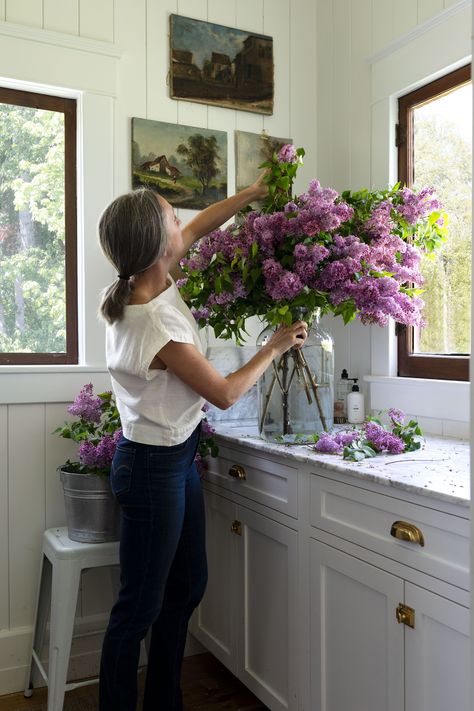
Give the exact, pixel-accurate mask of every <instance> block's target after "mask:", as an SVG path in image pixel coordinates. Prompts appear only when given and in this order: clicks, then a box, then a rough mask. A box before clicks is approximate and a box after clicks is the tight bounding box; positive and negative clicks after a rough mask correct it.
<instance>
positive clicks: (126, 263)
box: [99, 188, 168, 323]
mask: <svg viewBox="0 0 474 711" xmlns="http://www.w3.org/2000/svg"><path fill="white" fill-rule="evenodd" d="M99 241H100V246H101V247H102V251H103V252H104V254H105V256H106V257H107V259H108V260H109V261H110V262H111V263H112V264H113V266H114V267H115V269H116V270H117V273H118V274H117V279H116V280H115V281H114V282H113V283H112V284H110V285H109V286H108V287H107V288H106V289H104V291H103V293H102V300H101V304H100V307H99V313H100V315H101V316H102V317H103V318H104V319H105V320H106V321H108V322H109V323H114V321H120V319H121V318H122V317H123V313H124V308H125V306H126V305H127V304H128V303H129V301H130V294H131V292H132V290H133V284H132V282H131V281H130V277H131V276H133V275H134V274H138V273H139V272H143V271H145V269H148V267H151V265H152V264H154V263H155V262H156V260H157V259H159V258H160V257H161V256H162V255H163V253H164V251H165V249H166V246H167V242H168V237H167V235H166V232H165V229H164V224H163V212H162V208H161V205H160V203H159V201H158V196H157V194H156V193H155V192H153V190H148V189H147V188H141V189H140V190H133V191H132V192H130V193H126V194H125V195H121V196H120V197H118V198H116V199H115V200H113V202H111V203H110V205H109V206H108V207H106V208H105V210H104V212H103V213H102V216H101V218H100V220H99ZM118 275H120V277H119V276H118Z"/></svg>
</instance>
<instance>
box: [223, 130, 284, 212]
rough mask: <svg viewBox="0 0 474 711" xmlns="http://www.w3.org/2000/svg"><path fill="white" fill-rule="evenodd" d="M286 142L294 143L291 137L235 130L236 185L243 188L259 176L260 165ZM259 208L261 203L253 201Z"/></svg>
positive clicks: (253, 204) (237, 187)
mask: <svg viewBox="0 0 474 711" xmlns="http://www.w3.org/2000/svg"><path fill="white" fill-rule="evenodd" d="M285 143H293V141H292V140H291V138H275V136H269V135H268V134H267V133H265V132H262V133H248V132H247V131H235V187H236V190H237V191H239V190H242V189H243V188H245V187H246V186H247V185H250V184H251V183H253V182H254V180H256V178H257V177H258V173H259V170H258V166H259V165H260V164H261V163H263V162H264V161H266V160H270V158H271V157H272V155H273V153H274V152H276V153H278V151H279V150H280V148H281V147H282V146H284V145H285ZM252 208H253V209H254V210H257V209H258V208H259V203H257V202H254V203H252Z"/></svg>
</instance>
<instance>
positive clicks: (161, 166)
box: [132, 118, 227, 210]
mask: <svg viewBox="0 0 474 711" xmlns="http://www.w3.org/2000/svg"><path fill="white" fill-rule="evenodd" d="M132 186H133V188H140V187H146V188H151V189H152V190H155V191H156V192H158V193H160V195H163V197H164V198H166V199H167V200H168V202H170V203H171V204H172V205H174V206H175V207H184V208H187V209H190V210H201V209H202V208H204V207H207V206H208V205H210V204H212V203H213V202H216V201H217V200H222V199H223V198H226V197H227V133H226V132H225V131H212V130H210V129H207V128H194V127H193V126H178V125H177V124H175V123H165V122H163V121H149V120H148V119H141V118H132Z"/></svg>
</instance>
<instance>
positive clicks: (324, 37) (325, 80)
mask: <svg viewBox="0 0 474 711" xmlns="http://www.w3.org/2000/svg"><path fill="white" fill-rule="evenodd" d="M333 6H334V2H333V0H317V10H316V67H315V70H316V86H317V95H316V114H315V119H314V120H315V130H316V133H317V173H316V175H317V177H318V178H319V180H320V181H321V182H322V183H323V185H332V184H333V183H334V164H333V154H334V141H335V134H334V122H333V116H334V112H335V110H336V106H335V104H336V96H335V94H334V86H335V73H334V62H333V61H332V58H333V55H334V52H335V50H334V44H335V36H334V7H333ZM302 78H303V82H304V83H305V84H306V81H307V80H306V76H305V75H304V74H303V75H302ZM337 93H339V92H337ZM296 106H299V102H298V103H297V104H296ZM295 110H296V107H295ZM293 138H294V140H296V138H295V136H293Z"/></svg>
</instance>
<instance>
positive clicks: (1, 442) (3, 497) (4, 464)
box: [0, 405, 9, 633]
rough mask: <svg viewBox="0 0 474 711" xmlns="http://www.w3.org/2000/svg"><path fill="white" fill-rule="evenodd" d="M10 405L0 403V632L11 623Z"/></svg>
mask: <svg viewBox="0 0 474 711" xmlns="http://www.w3.org/2000/svg"><path fill="white" fill-rule="evenodd" d="M7 440H8V407H7V405H0V571H1V575H0V633H1V631H2V630H4V629H7V628H8V624H9V609H8V608H9V586H8V540H9V533H8V447H7Z"/></svg>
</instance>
